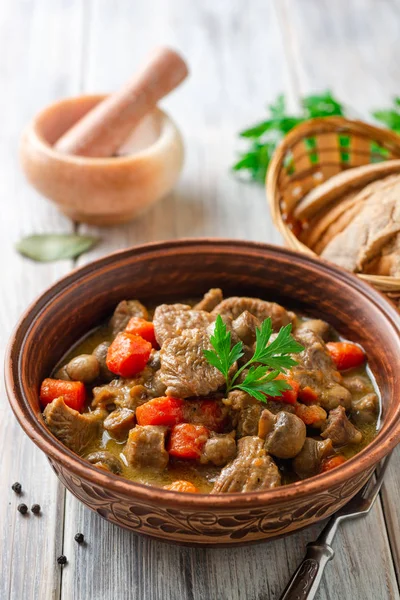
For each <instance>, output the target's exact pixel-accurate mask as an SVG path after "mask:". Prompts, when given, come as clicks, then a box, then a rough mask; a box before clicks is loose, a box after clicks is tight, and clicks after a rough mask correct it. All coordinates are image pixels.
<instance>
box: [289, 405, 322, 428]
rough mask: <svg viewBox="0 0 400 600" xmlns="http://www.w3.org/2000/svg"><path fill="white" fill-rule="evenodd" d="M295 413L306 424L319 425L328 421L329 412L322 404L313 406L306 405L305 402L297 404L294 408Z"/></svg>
mask: <svg viewBox="0 0 400 600" xmlns="http://www.w3.org/2000/svg"><path fill="white" fill-rule="evenodd" d="M294 412H295V415H296V416H298V417H299V418H300V419H301V420H302V421H303V423H304V424H305V425H311V426H314V427H317V426H318V425H321V424H322V423H323V422H324V421H326V418H327V414H326V411H325V410H324V409H323V408H322V406H318V404H313V405H312V406H306V405H305V404H299V403H296V404H295V409H294Z"/></svg>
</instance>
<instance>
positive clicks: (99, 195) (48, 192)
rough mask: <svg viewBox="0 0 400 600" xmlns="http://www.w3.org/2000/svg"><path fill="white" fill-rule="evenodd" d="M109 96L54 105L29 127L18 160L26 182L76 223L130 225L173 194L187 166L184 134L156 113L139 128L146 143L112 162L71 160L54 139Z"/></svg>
mask: <svg viewBox="0 0 400 600" xmlns="http://www.w3.org/2000/svg"><path fill="white" fill-rule="evenodd" d="M104 97H105V96H79V97H76V98H67V99H65V100H61V101H60V102H56V103H55V104H52V105H51V106H49V107H47V108H45V109H44V110H43V111H42V112H40V113H39V114H38V115H37V116H36V117H35V118H34V119H33V121H32V122H31V123H30V124H29V125H28V127H27V128H26V130H25V131H24V133H23V136H22V140H21V149H20V157H21V163H22V168H23V170H24V172H25V175H26V177H27V179H28V181H29V182H30V183H31V184H32V185H33V186H34V187H35V188H36V189H37V191H38V192H40V193H41V194H43V196H45V197H46V198H48V199H49V200H52V201H53V202H54V203H55V204H57V206H58V207H59V209H60V210H61V211H62V212H63V213H64V214H65V215H67V216H68V217H70V218H71V219H73V220H75V221H80V222H84V223H92V224H95V225H114V224H117V223H122V222H125V221H129V220H131V219H133V218H135V217H137V216H138V215H139V214H141V213H142V212H143V211H145V210H146V209H147V208H149V207H150V206H152V205H153V204H154V203H155V202H156V201H157V200H159V199H160V198H162V197H163V196H165V195H166V194H167V193H168V192H170V191H171V189H172V188H173V186H174V185H175V183H176V181H177V179H178V176H179V173H180V171H181V168H182V164H183V144H182V139H181V136H180V133H179V131H178V129H177V128H176V126H175V125H174V123H173V122H172V121H171V120H170V118H169V117H168V116H167V115H166V114H165V113H164V112H163V111H161V110H159V109H155V110H154V111H153V112H151V113H150V114H149V115H148V116H147V117H145V119H143V121H142V122H141V124H140V125H139V127H141V128H142V132H141V133H142V135H144V136H146V137H147V145H146V147H145V148H143V149H138V151H137V152H135V153H134V154H130V155H126V156H118V157H111V158H87V157H83V156H68V155H65V154H61V153H59V152H57V151H56V150H54V149H53V147H52V146H53V144H54V143H55V141H56V140H57V139H58V138H59V137H60V136H61V135H62V134H63V133H64V132H65V131H67V130H68V129H69V128H70V127H71V126H72V125H73V124H74V123H76V121H78V120H79V119H80V118H81V117H82V116H83V115H84V114H85V113H86V112H88V111H89V110H90V109H91V108H92V107H93V106H95V105H96V104H97V103H98V102H100V101H101V100H102V99H103V98H104Z"/></svg>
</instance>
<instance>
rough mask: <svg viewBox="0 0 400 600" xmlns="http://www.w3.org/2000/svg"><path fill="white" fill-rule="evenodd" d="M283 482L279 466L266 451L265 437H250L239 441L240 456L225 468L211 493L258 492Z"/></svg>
mask: <svg viewBox="0 0 400 600" xmlns="http://www.w3.org/2000/svg"><path fill="white" fill-rule="evenodd" d="M280 484H281V476H280V473H279V470H278V467H277V466H276V464H275V463H274V461H273V460H272V458H271V457H270V456H269V454H267V452H266V450H265V448H264V440H262V439H260V438H259V437H256V436H247V437H243V438H241V439H240V440H239V441H238V454H237V457H236V458H235V459H234V460H233V461H232V462H230V463H229V464H227V465H226V467H224V468H223V469H222V471H221V473H220V474H219V476H218V478H217V480H216V482H215V484H214V487H213V489H212V492H211V493H212V494H226V493H234V492H255V491H260V490H268V489H271V488H275V487H278V486H279V485H280Z"/></svg>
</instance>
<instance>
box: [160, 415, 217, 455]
mask: <svg viewBox="0 0 400 600" xmlns="http://www.w3.org/2000/svg"><path fill="white" fill-rule="evenodd" d="M209 435H210V432H209V430H208V429H207V427H204V426H203V425H192V424H191V423H180V424H179V425H175V427H173V429H172V431H171V437H170V439H169V446H168V452H169V453H170V455H171V456H175V457H176V458H184V459H196V458H200V455H201V452H202V450H203V447H204V444H205V443H206V441H207V439H208V437H209Z"/></svg>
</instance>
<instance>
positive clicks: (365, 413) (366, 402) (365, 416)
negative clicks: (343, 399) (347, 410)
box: [351, 392, 379, 425]
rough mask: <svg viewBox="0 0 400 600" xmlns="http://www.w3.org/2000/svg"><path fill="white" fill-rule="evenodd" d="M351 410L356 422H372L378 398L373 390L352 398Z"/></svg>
mask: <svg viewBox="0 0 400 600" xmlns="http://www.w3.org/2000/svg"><path fill="white" fill-rule="evenodd" d="M351 410H352V414H353V418H354V420H355V422H356V423H357V424H360V425H362V424H363V423H373V422H374V421H375V420H376V417H377V414H378V410H379V399H378V396H377V394H375V392H370V393H369V394H366V395H365V396H362V398H359V399H358V400H352V402H351Z"/></svg>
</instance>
